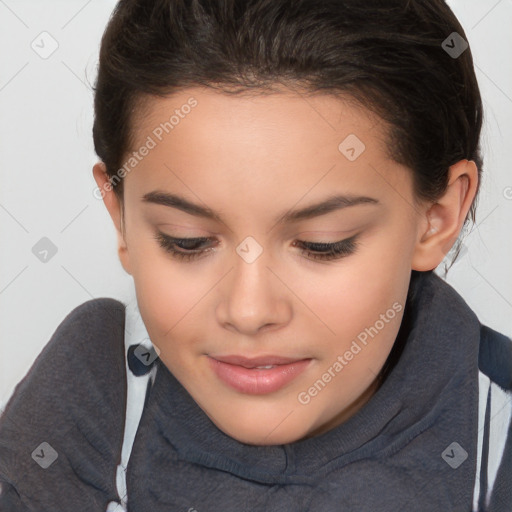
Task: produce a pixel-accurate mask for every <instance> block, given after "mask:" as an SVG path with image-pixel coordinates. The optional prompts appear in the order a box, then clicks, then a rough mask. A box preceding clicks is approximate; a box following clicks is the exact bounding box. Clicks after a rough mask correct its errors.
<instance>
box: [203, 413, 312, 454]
mask: <svg viewBox="0 0 512 512" xmlns="http://www.w3.org/2000/svg"><path fill="white" fill-rule="evenodd" d="M294 412H295V411H293V412H291V413H288V415H289V417H287V415H286V414H285V415H282V416H281V417H280V419H279V420H277V421H275V422H271V421H270V420H269V419H268V417H266V418H265V416H263V415H258V416H257V417H250V418H240V419H239V420H238V421H236V419H235V420H234V418H233V416H231V417H230V418H229V419H228V421H227V422H218V421H213V419H212V421H213V422H214V423H215V425H216V426H217V427H218V428H219V429H220V430H222V431H223V432H224V433H225V434H226V435H228V436H230V437H232V438H233V439H235V440H237V441H239V442H240V443H245V444H252V445H257V446H271V445H280V444H288V443H293V442H295V441H299V440H300V439H303V438H304V437H306V436H307V434H308V430H307V429H306V428H305V425H304V424H301V422H298V423H299V425H297V418H294V419H293V422H294V423H293V424H292V423H291V422H290V423H289V424H287V425H285V424H286V423H288V420H291V416H293V415H294ZM272 423H275V425H276V426H275V427H274V428H273V430H272V428H271V427H269V425H271V424H272Z"/></svg>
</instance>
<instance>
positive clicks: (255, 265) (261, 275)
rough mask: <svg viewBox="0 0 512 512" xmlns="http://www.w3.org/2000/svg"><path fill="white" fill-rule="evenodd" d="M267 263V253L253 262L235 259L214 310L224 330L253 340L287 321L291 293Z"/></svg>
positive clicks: (264, 252)
mask: <svg viewBox="0 0 512 512" xmlns="http://www.w3.org/2000/svg"><path fill="white" fill-rule="evenodd" d="M269 263H271V262H270V261H269V258H268V257H267V253H266V251H263V252H262V254H261V255H260V256H259V257H258V258H256V260H254V261H252V262H248V261H246V260H244V259H243V258H242V257H240V256H238V254H237V255H235V258H234V268H233V269H232V270H231V272H229V274H228V276H226V279H224V280H223V284H222V288H221V301H220V302H219V304H218V307H217V319H218V321H219V323H220V324H221V325H222V326H223V327H224V328H226V329H230V330H233V331H236V332H238V333H240V334H245V335H247V336H254V335H257V334H258V333H259V332H262V331H267V330H272V329H279V328H282V327H283V326H284V325H286V324H287V323H288V322H289V321H290V318H291V314H292V310H291V303H290V297H289V294H290V292H289V290H288V289H287V287H286V286H285V285H284V284H283V282H282V281H281V280H280V279H279V278H278V277H277V276H276V273H277V272H276V269H274V268H270V265H269Z"/></svg>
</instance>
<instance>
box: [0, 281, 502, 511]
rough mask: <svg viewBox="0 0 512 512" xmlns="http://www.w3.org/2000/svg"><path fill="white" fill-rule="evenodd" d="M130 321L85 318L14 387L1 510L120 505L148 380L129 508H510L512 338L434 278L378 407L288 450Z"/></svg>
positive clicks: (0, 426) (3, 443)
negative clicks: (129, 403)
mask: <svg viewBox="0 0 512 512" xmlns="http://www.w3.org/2000/svg"><path fill="white" fill-rule="evenodd" d="M131 314H134V313H131ZM135 314H137V313H135ZM127 315H128V309H127V307H126V306H125V305H124V304H123V303H121V302H119V301H117V300H114V299H110V298H100V299H93V300H90V301H87V302H85V303H84V304H82V305H80V306H78V307H77V308H75V309H74V310H73V311H72V312H71V313H70V314H69V315H68V316H67V317H66V318H65V319H64V320H63V322H62V323H61V324H60V325H59V327H58V328H57V330H56V331H55V333H54V334H53V336H52V338H51V339H50V341H49V342H48V344H47V345H46V346H45V348H44V349H43V351H42V352H41V354H39V356H38V357H37V359H36V360H35V362H34V364H33V365H32V367H31V368H30V370H29V372H28V373H27V375H26V376H25V377H24V378H23V380H22V381H21V382H20V383H19V384H18V385H17V386H16V388H15V390H14V393H13V395H12V397H11V398H10V400H9V402H8V404H7V406H6V408H5V411H4V413H3V414H2V416H0V485H1V491H0V511H2V512H4V511H5V512H14V511H16V512H25V511H34V512H43V511H52V512H59V511H63V512H64V511H66V512H70V511H74V512H76V511H84V512H85V511H89V512H90V511H98V512H105V510H106V509H107V507H108V506H109V503H110V504H112V502H117V501H119V500H120V496H119V492H118V488H117V486H118V475H116V468H117V466H118V464H119V463H120V460H121V450H122V446H123V437H124V434H125V432H124V427H125V410H126V400H127V384H126V382H127V372H132V374H133V375H144V374H147V372H148V370H150V371H151V376H152V378H151V379H149V380H148V381H147V386H145V388H144V392H143V393H142V395H140V396H142V397H143V400H142V401H141V400H140V398H139V399H138V400H139V401H141V403H140V407H141V412H142V414H141V417H140V423H138V427H137V428H136V432H135V431H134V432H133V435H134V441H133V447H132V450H131V455H130V458H129V462H128V466H127V471H126V474H125V478H126V484H127V510H128V512H163V511H166V512H167V511H184V512H207V511H208V512H220V511H223V512H235V511H236V512H240V511H265V512H285V511H286V512H290V511H297V512H303V511H304V512H306V511H311V512H312V511H320V510H321V511H326V512H331V511H332V512H334V511H379V512H380V511H382V512H387V511H389V512H391V511H392V512H400V511H404V512H405V511H410V510H414V511H415V512H423V511H425V512H427V511H428V512H432V511H443V512H445V511H448V510H449V511H461V512H462V511H464V512H477V511H478V512H483V511H489V512H510V511H512V422H511V417H512V340H510V338H508V337H506V336H504V335H502V334H500V333H498V332H496V331H494V330H493V329H490V328H489V327H487V326H485V325H482V324H481V323H480V322H479V320H478V318H477V317H476V315H475V314H474V312H473V311H472V310H471V309H470V307H469V306H468V305H467V304H466V302H465V301H464V300H463V299H462V297H461V296H460V295H459V294H458V293H457V292H456V291H455V290H454V289H453V288H452V287H451V286H450V285H449V284H448V283H446V282H445V281H443V280H442V279H441V278H440V277H439V276H437V275H436V274H435V273H433V272H427V273H421V272H415V271H413V272H412V275H411V284H410V288H409V294H408V297H407V302H406V307H405V312H404V318H403V320H402V324H401V327H400V331H399V334H398V336H397V340H396V342H395V347H398V348H399V349H400V352H399V358H398V360H397V362H396V364H395V365H394V366H393V368H392V369H391V371H390V373H389V374H388V376H387V378H386V380H385V381H384V383H383V384H382V385H381V387H380V388H379V389H378V390H377V392H376V393H375V394H374V395H373V396H372V398H371V399H370V400H369V401H368V402H367V403H366V404H365V405H364V406H363V407H362V408H361V409H360V410H359V411H358V412H357V413H356V414H355V415H354V416H352V417H351V418H349V419H348V420H347V421H345V422H344V423H342V424H341V425H339V426H338V427H336V428H334V429H332V430H330V431H328V432H326V433H324V434H322V435H320V436H315V437H312V438H309V439H304V440H301V441H297V442H295V443H290V444H286V445H277V446H253V445H248V444H244V443H240V442H238V441H237V440H235V439H233V438H231V437H229V436H227V435H226V434H224V433H223V432H222V431H221V430H219V429H218V428H217V427H216V426H215V425H214V424H213V423H212V422H211V420H210V419H209V418H208V416H207V415H206V414H205V413H204V412H203V411H202V409H201V408H200V407H199V406H198V405H197V404H196V402H195V401H194V400H193V399H192V397H191V396H190V395H189V394H188V392H187V391H186V390H185V389H184V388H183V386H181V384H180V383H179V382H178V381H177V380H176V379H175V378H174V376H173V375H172V373H171V372H170V371H169V370H168V369H167V367H166V366H165V365H164V364H163V363H162V362H161V360H160V359H158V358H156V359H155V360H154V361H153V362H152V363H151V365H141V364H140V360H139V358H137V357H135V356H134V354H135V352H136V350H137V347H138V343H139V341H140V340H141V338H140V334H141V333H140V332H139V333H137V335H136V336H135V333H133V332H130V333H129V332H126V330H125V327H126V326H127V325H128V323H127V319H128V316H127ZM142 334H143V335H144V334H146V336H147V331H145V332H143V333H142ZM131 341H133V343H131ZM149 341H150V340H149ZM370 343H371V341H370ZM126 346H129V347H130V349H129V350H125V347H126ZM398 348H397V350H398ZM394 350H395V348H394ZM144 366H146V368H144ZM133 396H135V395H133ZM133 396H132V399H133ZM226 407H229V403H227V404H226ZM297 407H306V406H304V405H301V404H299V403H298V402H297ZM44 466H47V467H46V468H45V467H44ZM111 510H113V508H112V509H111Z"/></svg>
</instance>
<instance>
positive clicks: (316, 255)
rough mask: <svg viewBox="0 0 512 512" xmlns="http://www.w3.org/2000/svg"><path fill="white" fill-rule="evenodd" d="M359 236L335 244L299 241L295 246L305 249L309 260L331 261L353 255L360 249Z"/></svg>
mask: <svg viewBox="0 0 512 512" xmlns="http://www.w3.org/2000/svg"><path fill="white" fill-rule="evenodd" d="M358 236H359V235H354V236H351V237H350V238H347V239H345V240H340V241H339V242H333V243H323V242H316V243H314V242H304V241H302V240H297V241H295V242H293V245H294V246H299V245H300V246H301V247H304V248H305V249H302V252H303V253H305V254H306V256H307V257H308V258H311V259H313V260H323V261H331V260H337V259H340V258H343V257H345V256H348V255H350V254H353V253H354V252H355V251H356V249H357V247H358V243H357V241H356V240H357V238H358Z"/></svg>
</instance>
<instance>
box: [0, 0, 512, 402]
mask: <svg viewBox="0 0 512 512" xmlns="http://www.w3.org/2000/svg"><path fill="white" fill-rule="evenodd" d="M449 4H450V6H451V7H452V8H453V9H454V11H455V13H456V15H457V16H458V17H459V19H460V21H461V23H462V25H463V27H464V29H465V31H466V35H467V38H468V39H469V43H470V45H471V48H472V52H473V55H474V59H475V65H476V72H477V76H478V79H479V83H480V87H481V93H482V96H483V100H484V108H485V115H486V119H485V126H484V133H483V139H482V142H483V153H484V159H485V163H484V180H483V183H482V188H481V191H480V199H479V204H478V210H477V225H476V227H474V228H473V230H472V231H471V233H470V234H469V235H468V236H467V237H466V240H465V242H464V245H465V247H466V248H467V252H466V250H465V252H464V254H463V255H462V256H459V260H460V261H458V262H457V263H456V264H455V265H454V266H453V267H452V269H451V270H450V272H449V273H448V277H447V281H448V282H449V283H450V284H452V286H454V288H455V289H456V290H458V291H459V293H460V294H461V295H462V296H463V297H464V298H465V300H466V301H467V303H468V304H469V306H470V307H471V308H472V309H473V310H474V311H475V312H476V314H477V315H478V317H479V318H480V321H481V322H482V323H484V324H487V325H489V326H490V327H492V328H494V329H496V330H498V331H500V332H502V333H504V334H506V335H507V336H512V287H511V284H512V236H511V226H510V224H511V220H512V199H511V197H512V194H510V193H509V195H508V197H509V199H507V198H506V192H505V191H506V190H507V187H512V172H511V168H510V166H511V164H512V30H511V29H510V27H512V0H501V1H498V0H485V1H483V0H452V1H450V2H449ZM114 5H115V1H114V0H89V1H86V0H80V1H78V0H60V1H57V0H52V1H50V0H45V1H44V2H42V1H41V0H0V48H1V49H2V50H1V52H0V157H1V160H0V162H1V164H0V412H1V410H2V408H3V406H4V405H5V404H6V402H7V400H8V398H9V397H10V395H11V394H12V392H13V390H14V386H15V385H16V384H17V383H18V382H19V381H20V380H21V379H22V378H23V376H24V375H25V374H26V372H27V371H28V370H29V368H30V366H31V365H32V363H33V362H34V360H35V358H36V357H37V355H38V354H39V353H40V351H41V350H42V348H43V347H44V346H45V345H46V344H47V342H48V341H49V339H50V337H51V335H52V334H53V333H54V331H55V329H56V328H57V326H58V325H59V324H60V323H61V322H62V320H63V319H64V317H65V316H66V315H67V314H68V313H70V311H71V310H72V309H73V308H75V307H76V306H78V305H80V304H82V303H83V302H85V301H87V300H90V299H93V298H98V297H113V298H116V299H119V300H122V301H129V300H131V298H132V297H133V282H132V278H131V276H129V275H127V274H126V273H125V272H124V270H123V269H122V267H121V265H120V263H119V260H118V257H117V252H116V236H115V230H114V227H113V224H112V221H111V219H110V217H109V216H108V213H107V210H106V209H105V207H104V205H103V202H102V201H99V200H97V199H96V198H95V197H94V196H93V190H94V188H95V186H96V183H95V182H94V179H93V176H92V166H93V164H94V163H95V162H96V161H97V157H96V156H95V154H94V150H93V142H92V122H93V95H92V90H91V86H92V85H93V84H94V80H95V77H96V66H97V59H98V50H99V43H100V38H101V35H102V33H103V30H104V28H105V25H106V23H107V20H108V17H109V15H110V13H111V11H112V9H113V7H114ZM44 31H47V32H48V33H49V34H51V36H52V37H53V38H54V39H55V40H56V41H57V42H58V45H59V46H58V48H57V50H56V51H55V52H54V53H53V54H52V55H51V56H50V57H48V58H47V59H43V58H41V57H40V56H39V55H38V54H37V53H36V52H35V51H34V50H33V49H32V48H31V44H32V42H33V41H34V40H36V41H38V39H37V38H38V36H39V35H40V34H41V33H42V32H44ZM47 47H48V46H47ZM511 190H512V189H509V191H511ZM42 237H48V238H49V239H50V240H51V241H52V242H53V243H54V244H55V245H56V246H57V249H58V251H57V253H56V255H55V256H54V257H53V258H51V259H50V260H49V261H48V262H47V263H42V262H41V261H40V260H39V259H38V258H36V256H35V255H34V254H33V253H32V247H33V246H34V245H35V244H36V243H37V242H38V241H39V240H40V239H41V238H42ZM441 270H442V267H441V266H440V267H439V269H438V273H439V274H440V275H442V272H441Z"/></svg>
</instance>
